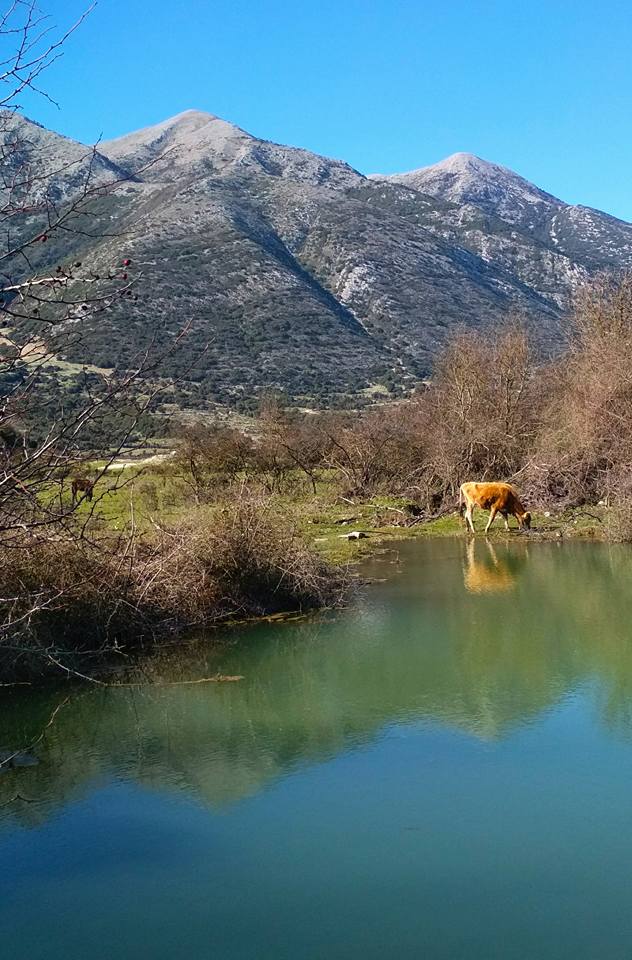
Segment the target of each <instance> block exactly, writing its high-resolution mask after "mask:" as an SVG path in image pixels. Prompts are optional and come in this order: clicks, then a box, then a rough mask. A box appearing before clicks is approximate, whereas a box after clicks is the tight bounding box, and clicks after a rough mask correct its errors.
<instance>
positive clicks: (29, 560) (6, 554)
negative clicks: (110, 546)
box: [0, 538, 148, 675]
mask: <svg viewBox="0 0 632 960" xmlns="http://www.w3.org/2000/svg"><path fill="white" fill-rule="evenodd" d="M129 546H130V545H128V549H127V550H126V549H125V548H123V550H122V551H121V552H120V553H119V554H118V555H117V553H118V552H117V551H112V550H109V551H103V550H99V549H96V548H95V547H94V546H91V545H89V544H88V543H86V542H85V541H83V540H81V539H79V538H72V539H70V540H67V541H61V540H57V541H55V540H52V539H45V540H41V541H36V540H31V539H29V540H28V541H27V540H26V538H25V540H24V542H23V543H22V544H21V545H20V546H19V548H17V549H16V548H15V547H11V548H6V547H5V548H3V549H0V591H1V595H2V601H1V602H0V672H1V673H2V674H4V675H7V674H9V675H11V674H28V673H30V672H39V671H40V670H45V669H47V668H52V667H55V666H57V665H59V664H60V663H62V662H64V663H65V662H66V661H67V659H68V656H69V654H72V658H73V659H74V658H75V657H76V655H82V656H88V655H90V656H92V655H97V654H98V652H99V651H101V650H103V649H105V648H108V649H112V648H116V647H117V645H118V643H119V641H120V640H121V639H123V638H125V639H127V638H129V637H130V636H131V635H134V641H135V643H140V642H142V639H143V636H144V635H145V634H146V632H147V627H148V623H147V621H146V618H145V617H144V615H143V611H142V610H141V609H140V608H139V607H138V606H137V604H136V602H135V591H134V583H133V580H132V579H131V577H130V572H131V571H130V561H131V552H130V549H129Z"/></svg>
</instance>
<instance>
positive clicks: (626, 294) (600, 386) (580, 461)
mask: <svg viewBox="0 0 632 960" xmlns="http://www.w3.org/2000/svg"><path fill="white" fill-rule="evenodd" d="M552 381H553V378H552ZM536 463H537V465H538V469H539V470H540V473H541V475H545V476H548V478H549V479H548V480H547V482H546V486H547V487H548V489H549V490H550V491H551V493H552V494H553V495H554V496H555V497H556V498H558V499H560V500H563V501H566V502H569V503H584V502H596V501H598V500H600V499H603V498H605V499H609V500H613V501H616V500H617V498H618V497H620V499H622V500H625V499H626V498H627V495H628V494H627V480H626V478H627V475H628V474H629V472H630V470H632V274H629V273H626V274H622V275H620V276H619V277H613V276H608V275H602V276H599V277H597V278H596V279H594V280H593V281H592V282H591V283H590V284H587V285H586V286H584V287H583V288H582V289H581V290H579V291H578V294H577V296H576V299H575V304H574V310H573V315H572V318H571V339H570V343H569V348H568V350H567V352H566V354H565V355H564V357H563V358H562V359H561V360H560V361H559V362H558V363H557V364H556V367H555V378H554V383H553V386H552V389H551V391H550V393H549V399H548V405H547V409H546V410H545V412H544V415H543V422H542V428H541V436H540V442H539V445H538V451H537V456H536ZM535 472H536V473H537V470H536V471H535Z"/></svg>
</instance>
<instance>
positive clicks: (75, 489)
mask: <svg viewBox="0 0 632 960" xmlns="http://www.w3.org/2000/svg"><path fill="white" fill-rule="evenodd" d="M94 484H95V481H94V480H90V479H89V478H88V477H73V478H72V481H71V483H70V489H71V491H72V502H73V506H74V504H75V503H76V502H77V494H78V493H79V492H81V493H83V497H82V499H85V500H92V493H93V491H94Z"/></svg>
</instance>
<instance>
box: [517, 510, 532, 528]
mask: <svg viewBox="0 0 632 960" xmlns="http://www.w3.org/2000/svg"><path fill="white" fill-rule="evenodd" d="M520 526H521V527H523V529H525V530H530V529H531V514H530V513H529V511H528V510H527V511H526V513H523V514H522V516H521V517H520Z"/></svg>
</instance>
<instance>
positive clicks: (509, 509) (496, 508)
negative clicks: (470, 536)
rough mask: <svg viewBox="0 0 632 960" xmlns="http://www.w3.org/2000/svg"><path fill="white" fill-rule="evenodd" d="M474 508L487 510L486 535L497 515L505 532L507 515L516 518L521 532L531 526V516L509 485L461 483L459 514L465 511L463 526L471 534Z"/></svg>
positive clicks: (515, 491)
mask: <svg viewBox="0 0 632 960" xmlns="http://www.w3.org/2000/svg"><path fill="white" fill-rule="evenodd" d="M474 507H480V508H481V510H489V520H488V521H487V526H486V527H485V533H488V531H489V528H490V527H491V525H492V523H493V522H494V519H495V517H496V514H497V513H500V514H501V515H502V516H503V518H504V520H505V530H509V519H508V518H509V514H511V515H512V516H514V517H515V518H516V520H517V521H518V526H519V527H520V529H521V530H528V529H529V527H530V526H531V514H530V513H529V512H528V511H527V510H525V508H524V507H523V506H522V504H521V502H520V498H519V496H518V492H517V490H516V489H515V487H512V486H511V484H510V483H462V484H461V487H460V490H459V513H461V514H463V512H464V511H465V525H466V527H468V528H469V529H470V530H471V532H472V533H475V530H474V523H473V521H472V515H473V513H474Z"/></svg>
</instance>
